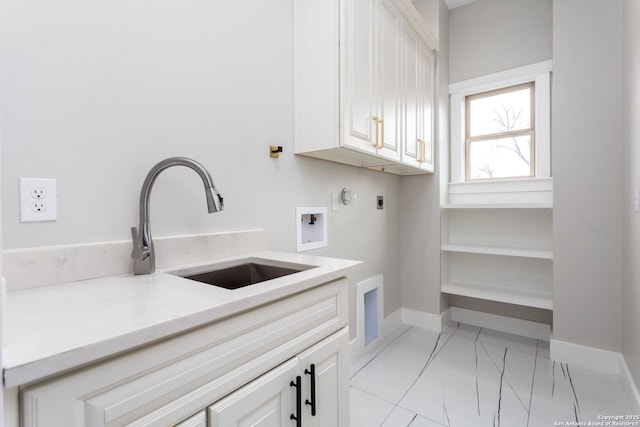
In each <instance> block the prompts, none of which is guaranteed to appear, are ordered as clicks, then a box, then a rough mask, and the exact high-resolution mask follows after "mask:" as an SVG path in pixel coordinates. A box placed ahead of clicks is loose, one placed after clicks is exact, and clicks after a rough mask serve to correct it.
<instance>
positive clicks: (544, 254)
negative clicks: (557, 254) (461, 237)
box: [441, 243, 553, 259]
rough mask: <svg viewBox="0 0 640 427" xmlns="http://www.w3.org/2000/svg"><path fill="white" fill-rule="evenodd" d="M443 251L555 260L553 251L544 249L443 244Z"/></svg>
mask: <svg viewBox="0 0 640 427" xmlns="http://www.w3.org/2000/svg"><path fill="white" fill-rule="evenodd" d="M441 249H442V250H443V251H447V252H464V253H470V254H485V255H502V256H515V257H525V258H540V259H553V251H551V250H544V249H519V248H505V247H496V246H481V245H462V244H453V243H443V244H442V248H441Z"/></svg>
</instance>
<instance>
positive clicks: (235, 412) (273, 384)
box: [208, 359, 299, 427]
mask: <svg viewBox="0 0 640 427" xmlns="http://www.w3.org/2000/svg"><path fill="white" fill-rule="evenodd" d="M297 376H298V363H297V359H293V360H290V361H288V362H286V363H284V364H282V365H280V366H278V367H277V368H274V369H273V370H271V371H269V372H267V373H266V374H264V375H262V376H261V377H259V378H257V379H255V380H254V381H252V382H250V383H249V384H247V385H246V386H244V387H242V388H241V389H239V390H236V391H235V392H233V393H231V394H230V395H228V396H227V397H225V398H224V399H222V400H219V401H218V402H216V403H215V404H213V405H211V406H210V407H209V409H208V410H209V422H210V423H211V426H210V427H236V426H237V427H245V426H252V427H292V426H295V425H296V423H295V422H294V421H293V420H292V419H291V415H292V414H294V416H298V415H299V414H295V412H296V389H295V387H293V386H292V382H293V384H296V377H297Z"/></svg>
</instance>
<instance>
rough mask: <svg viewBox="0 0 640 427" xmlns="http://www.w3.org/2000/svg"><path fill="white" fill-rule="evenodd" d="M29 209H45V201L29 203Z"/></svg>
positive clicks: (37, 210) (38, 210)
mask: <svg viewBox="0 0 640 427" xmlns="http://www.w3.org/2000/svg"><path fill="white" fill-rule="evenodd" d="M31 210H32V211H34V212H35V213H42V212H44V211H46V210H47V204H46V203H45V202H33V203H31Z"/></svg>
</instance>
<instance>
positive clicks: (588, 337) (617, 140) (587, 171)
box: [552, 0, 627, 351]
mask: <svg viewBox="0 0 640 427" xmlns="http://www.w3.org/2000/svg"><path fill="white" fill-rule="evenodd" d="M622 16H623V14H622V0H606V1H605V0H556V1H554V3H553V92H552V98H553V105H552V123H553V131H552V140H553V151H552V156H553V157H552V158H553V176H554V209H553V234H554V247H553V251H554V274H553V281H554V310H553V335H554V339H557V340H561V341H568V342H571V343H575V344H581V345H585V346H591V347H598V348H602V349H607V350H612V351H620V350H621V331H620V329H621V315H620V301H621V275H622V225H621V222H622V205H623V197H622V196H623V194H622V184H623V180H622V165H623V162H622V147H623V144H622V140H623V138H622V99H623V91H622V41H623V40H622ZM626 197H627V195H625V200H626Z"/></svg>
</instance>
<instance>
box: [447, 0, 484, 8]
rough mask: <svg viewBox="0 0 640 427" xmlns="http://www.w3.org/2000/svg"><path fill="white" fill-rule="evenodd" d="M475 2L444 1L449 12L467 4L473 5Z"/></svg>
mask: <svg viewBox="0 0 640 427" xmlns="http://www.w3.org/2000/svg"><path fill="white" fill-rule="evenodd" d="M474 1H476V0H444V2H445V3H446V4H447V7H448V8H449V10H451V9H455V8H456V7H460V6H464V5H465V4H469V3H473V2H474Z"/></svg>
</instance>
